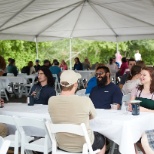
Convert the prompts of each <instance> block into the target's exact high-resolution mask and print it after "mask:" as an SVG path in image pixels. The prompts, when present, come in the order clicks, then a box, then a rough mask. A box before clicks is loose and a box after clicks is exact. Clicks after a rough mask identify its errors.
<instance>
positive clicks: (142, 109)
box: [140, 106, 149, 112]
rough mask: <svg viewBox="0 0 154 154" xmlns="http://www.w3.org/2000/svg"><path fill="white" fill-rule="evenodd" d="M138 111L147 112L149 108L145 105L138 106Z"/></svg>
mask: <svg viewBox="0 0 154 154" xmlns="http://www.w3.org/2000/svg"><path fill="white" fill-rule="evenodd" d="M140 111H141V112H149V110H148V109H147V108H145V107H142V106H140Z"/></svg>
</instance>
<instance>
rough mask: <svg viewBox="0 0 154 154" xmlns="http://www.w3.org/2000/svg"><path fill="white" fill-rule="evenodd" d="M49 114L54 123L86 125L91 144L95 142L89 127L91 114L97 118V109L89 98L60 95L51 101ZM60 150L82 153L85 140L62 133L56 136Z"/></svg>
mask: <svg viewBox="0 0 154 154" xmlns="http://www.w3.org/2000/svg"><path fill="white" fill-rule="evenodd" d="M49 113H50V115H51V119H52V122H53V123H68V124H71V123H72V124H77V125H79V124H81V123H85V125H86V128H87V130H88V133H89V137H90V140H91V142H93V141H94V136H93V132H92V130H91V129H90V127H89V114H91V116H93V117H94V116H95V109H94V106H93V104H92V103H91V100H90V99H89V98H88V97H86V96H85V97H81V96H77V95H70V96H64V95H59V96H55V97H51V98H50V99H49ZM56 138H57V142H58V146H59V148H61V149H63V150H66V151H72V152H80V151H81V150H82V149H81V147H82V145H83V143H84V138H81V137H80V136H78V135H71V134H66V133H60V134H58V135H57V136H56Z"/></svg>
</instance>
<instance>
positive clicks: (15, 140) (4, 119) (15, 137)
mask: <svg viewBox="0 0 154 154" xmlns="http://www.w3.org/2000/svg"><path fill="white" fill-rule="evenodd" d="M0 123H5V124H9V125H13V126H15V127H16V123H15V122H14V119H13V117H11V116H7V115H0ZM4 139H5V140H9V141H10V142H11V143H10V147H13V148H14V154H18V148H19V147H20V146H21V140H20V134H19V132H18V130H16V131H15V134H10V135H8V136H6V137H4ZM33 139H34V138H33V137H27V140H28V141H31V140H33Z"/></svg>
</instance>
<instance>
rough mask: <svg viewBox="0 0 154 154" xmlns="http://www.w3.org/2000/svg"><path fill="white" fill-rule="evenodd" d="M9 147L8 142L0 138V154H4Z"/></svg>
mask: <svg viewBox="0 0 154 154" xmlns="http://www.w3.org/2000/svg"><path fill="white" fill-rule="evenodd" d="M9 146H10V141H9V140H4V139H3V138H2V137H1V136H0V153H1V154H6V153H7V151H8V149H9Z"/></svg>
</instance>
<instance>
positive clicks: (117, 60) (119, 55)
mask: <svg viewBox="0 0 154 154" xmlns="http://www.w3.org/2000/svg"><path fill="white" fill-rule="evenodd" d="M115 57H116V62H117V63H118V64H119V65H118V66H119V68H120V66H121V59H122V56H121V54H120V51H117V53H116V54H115Z"/></svg>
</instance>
